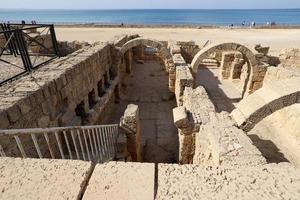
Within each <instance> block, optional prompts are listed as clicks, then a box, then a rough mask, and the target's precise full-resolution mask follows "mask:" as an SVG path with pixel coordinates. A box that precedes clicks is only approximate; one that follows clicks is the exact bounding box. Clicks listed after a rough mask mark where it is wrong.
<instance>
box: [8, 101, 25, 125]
mask: <svg viewBox="0 0 300 200" xmlns="http://www.w3.org/2000/svg"><path fill="white" fill-rule="evenodd" d="M6 111H7V114H8V119H9V121H10V122H12V123H13V122H16V121H17V120H18V119H19V118H20V117H21V115H22V114H21V111H20V109H19V107H18V106H17V105H14V106H12V107H10V108H9V109H7V110H6Z"/></svg>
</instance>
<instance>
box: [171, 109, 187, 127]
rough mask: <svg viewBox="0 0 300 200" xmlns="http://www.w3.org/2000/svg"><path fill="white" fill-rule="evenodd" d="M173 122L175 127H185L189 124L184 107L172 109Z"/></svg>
mask: <svg viewBox="0 0 300 200" xmlns="http://www.w3.org/2000/svg"><path fill="white" fill-rule="evenodd" d="M173 118H174V124H175V125H176V127H177V128H187V127H188V126H189V125H190V122H189V119H188V115H187V113H186V109H185V107H183V106H181V107H176V108H174V109H173Z"/></svg>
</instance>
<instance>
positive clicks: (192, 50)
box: [177, 41, 200, 64]
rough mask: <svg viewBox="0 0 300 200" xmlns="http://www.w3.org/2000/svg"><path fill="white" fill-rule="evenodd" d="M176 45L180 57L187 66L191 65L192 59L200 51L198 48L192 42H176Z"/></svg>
mask: <svg viewBox="0 0 300 200" xmlns="http://www.w3.org/2000/svg"><path fill="white" fill-rule="evenodd" d="M177 45H179V46H180V50H181V55H182V57H183V58H184V60H185V62H186V63H188V64H191V63H192V60H193V58H194V57H195V55H196V54H197V53H198V51H200V47H199V46H198V45H196V43H195V42H194V41H189V42H181V41H178V42H177Z"/></svg>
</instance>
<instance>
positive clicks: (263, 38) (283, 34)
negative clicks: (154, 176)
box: [56, 27, 300, 55]
mask: <svg viewBox="0 0 300 200" xmlns="http://www.w3.org/2000/svg"><path fill="white" fill-rule="evenodd" d="M56 34H57V38H58V40H67V41H74V40H78V41H87V42H96V41H102V42H105V41H109V40H112V39H113V38H114V37H116V36H118V35H122V34H139V35H142V36H144V37H147V38H155V39H157V40H179V41H191V40H194V41H196V42H197V44H199V45H200V46H201V45H203V44H205V43H206V41H207V40H210V41H212V42H225V41H234V42H239V43H241V44H244V45H247V46H249V47H251V46H253V45H255V44H261V45H264V46H270V47H271V50H270V53H271V54H273V55H278V54H279V52H280V51H281V50H282V49H284V48H298V47H299V46H300V37H299V35H300V29H227V28H224V29H222V28H218V29H211V28H209V29H196V28H98V27H96V28H95V27H78V28H74V27H71V28H70V27H56Z"/></svg>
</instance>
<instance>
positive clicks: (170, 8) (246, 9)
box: [0, 7, 300, 10]
mask: <svg viewBox="0 0 300 200" xmlns="http://www.w3.org/2000/svg"><path fill="white" fill-rule="evenodd" d="M298 9H300V7H299V8H0V10H298Z"/></svg>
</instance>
